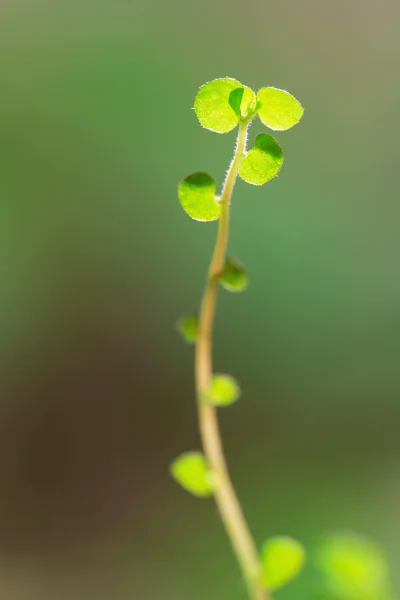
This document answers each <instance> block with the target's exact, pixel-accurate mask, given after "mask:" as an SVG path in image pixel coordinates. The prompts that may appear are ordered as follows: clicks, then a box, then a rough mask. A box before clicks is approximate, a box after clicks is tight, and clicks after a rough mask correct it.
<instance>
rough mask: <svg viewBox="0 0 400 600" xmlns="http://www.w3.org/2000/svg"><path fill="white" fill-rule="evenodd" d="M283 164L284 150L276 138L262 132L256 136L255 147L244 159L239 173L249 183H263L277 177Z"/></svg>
mask: <svg viewBox="0 0 400 600" xmlns="http://www.w3.org/2000/svg"><path fill="white" fill-rule="evenodd" d="M282 164H283V152H282V148H281V147H280V145H279V144H278V142H277V141H276V139H275V138H273V137H272V136H271V135H267V134H266V133H260V134H259V135H258V136H257V137H256V141H255V143H254V148H253V149H252V150H250V152H248V154H246V156H245V157H244V159H243V160H242V163H241V165H240V169H239V175H240V177H241V178H242V179H244V181H247V183H252V184H253V185H263V184H264V183H267V181H270V180H271V179H273V178H274V177H276V175H277V174H278V173H279V171H280V170H281V167H282Z"/></svg>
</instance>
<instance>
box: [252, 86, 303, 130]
mask: <svg viewBox="0 0 400 600" xmlns="http://www.w3.org/2000/svg"><path fill="white" fill-rule="evenodd" d="M257 101H258V102H259V103H260V104H261V107H259V109H258V114H259V117H260V119H261V121H262V122H263V123H264V125H266V126H267V127H269V128H270V129H274V130H276V131H284V130H286V129H290V128H291V127H293V125H296V123H298V122H299V121H300V119H301V117H302V116H303V113H304V108H303V107H302V105H301V104H300V102H299V101H298V100H296V98H295V97H294V96H292V95H291V94H289V92H286V91H285V90H279V89H277V88H274V87H266V88H262V89H261V90H260V91H259V92H258V94H257Z"/></svg>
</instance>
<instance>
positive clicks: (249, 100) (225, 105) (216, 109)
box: [194, 77, 257, 133]
mask: <svg viewBox="0 0 400 600" xmlns="http://www.w3.org/2000/svg"><path fill="white" fill-rule="evenodd" d="M241 90H243V92H242V91H241ZM256 103H257V99H256V95H255V93H254V92H253V90H251V89H250V88H248V87H246V86H244V85H242V84H241V83H240V82H239V81H237V80H236V79H231V78H229V77H224V78H220V79H214V80H213V81H210V82H209V83H205V84H204V85H203V86H202V87H201V88H200V89H199V91H198V93H197V96H196V99H195V101H194V110H195V112H196V115H197V118H198V119H199V121H200V124H201V125H202V126H203V127H205V128H206V129H210V130H211V131H216V132H217V133H228V132H229V131H232V129H234V128H235V127H236V126H237V124H238V123H239V119H240V117H246V116H247V115H248V114H249V113H250V112H255V107H256Z"/></svg>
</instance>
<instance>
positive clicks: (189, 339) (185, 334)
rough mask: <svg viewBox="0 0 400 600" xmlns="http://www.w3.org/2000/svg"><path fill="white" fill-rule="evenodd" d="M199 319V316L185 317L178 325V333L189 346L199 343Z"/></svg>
mask: <svg viewBox="0 0 400 600" xmlns="http://www.w3.org/2000/svg"><path fill="white" fill-rule="evenodd" d="M198 327H199V318H198V316H197V315H183V316H182V317H181V318H180V319H179V321H178V322H177V324H176V328H177V330H178V332H179V333H180V334H181V336H182V338H183V339H184V340H185V342H186V343H188V344H194V343H195V342H196V341H197V335H198Z"/></svg>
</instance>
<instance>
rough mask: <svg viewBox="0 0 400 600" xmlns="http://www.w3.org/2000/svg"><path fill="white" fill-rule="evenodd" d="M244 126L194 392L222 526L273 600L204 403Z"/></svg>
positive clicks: (226, 197)
mask: <svg viewBox="0 0 400 600" xmlns="http://www.w3.org/2000/svg"><path fill="white" fill-rule="evenodd" d="M247 129H248V124H247V123H241V124H240V127H239V133H238V138H237V144H236V151H235V155H234V158H233V161H232V163H231V166H230V168H229V171H228V174H227V177H226V180H225V184H224V188H223V191H222V195H221V198H220V203H221V216H220V219H219V228H218V236H217V241H216V244H215V249H214V254H213V257H212V260H211V264H210V268H209V272H208V278H207V283H206V288H205V291H204V296H203V300H202V303H201V309H200V316H199V335H198V340H197V345H196V363H195V376H196V390H197V396H198V418H199V427H200V433H201V438H202V442H203V447H204V452H205V455H206V457H207V460H208V462H209V465H210V468H211V470H212V473H213V476H214V477H215V482H216V486H215V490H214V497H215V501H216V503H217V506H218V509H219V512H220V515H221V518H222V521H223V523H224V526H225V529H226V531H227V533H228V536H229V538H230V541H231V544H232V546H233V549H234V551H235V554H236V557H237V559H238V562H239V564H240V567H241V570H242V573H243V577H244V579H245V582H246V585H247V589H248V593H249V597H250V598H251V600H271V597H270V595H269V594H268V593H267V591H266V590H265V589H263V587H262V585H261V584H260V582H259V576H260V562H259V558H258V553H257V549H256V546H255V543H254V540H253V538H252V536H251V533H250V531H249V527H248V525H247V522H246V519H245V517H244V515H243V512H242V509H241V506H240V504H239V501H238V499H237V496H236V492H235V489H234V487H233V485H232V482H231V479H230V476H229V472H228V468H227V465H226V461H225V456H224V451H223V447H222V442H221V435H220V431H219V425H218V418H217V411H216V408H215V407H214V406H212V405H210V404H207V403H206V402H204V401H203V399H204V394H205V392H206V391H207V390H208V388H209V386H210V383H211V377H212V372H213V371H212V333H213V326H214V316H215V309H216V303H217V293H218V278H219V274H220V273H221V270H222V268H223V266H224V262H225V257H226V249H227V245H228V236H229V204H230V200H231V196H232V192H233V188H234V186H235V182H236V179H237V175H238V172H239V167H240V163H241V160H242V158H243V155H244V152H245V150H246V141H247Z"/></svg>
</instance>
